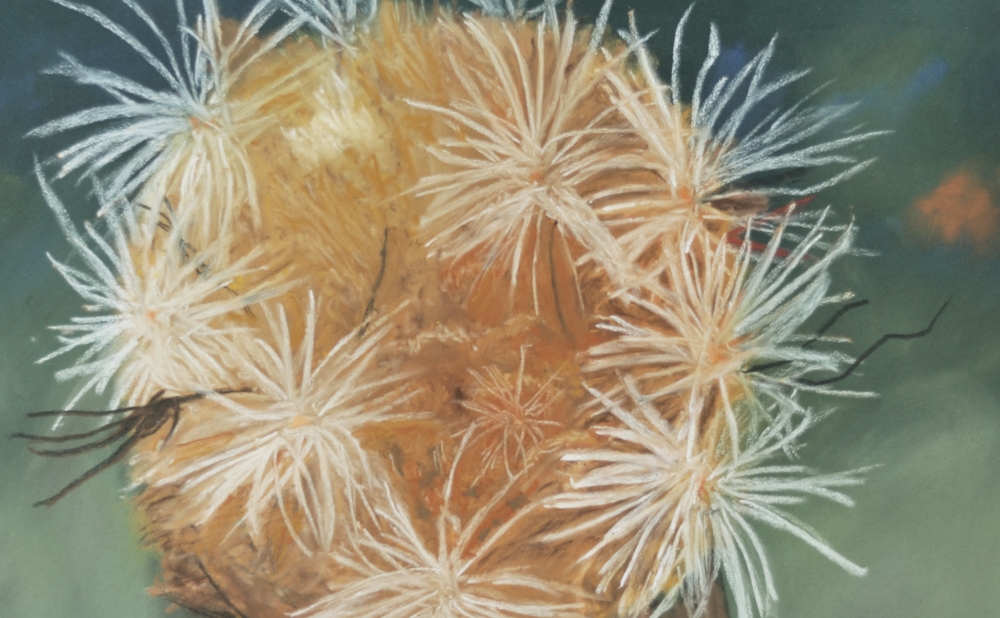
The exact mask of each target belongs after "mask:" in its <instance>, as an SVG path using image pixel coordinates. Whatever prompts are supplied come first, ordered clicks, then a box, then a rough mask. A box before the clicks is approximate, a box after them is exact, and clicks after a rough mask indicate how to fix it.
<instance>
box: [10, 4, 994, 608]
mask: <svg viewBox="0 0 1000 618" xmlns="http://www.w3.org/2000/svg"><path fill="white" fill-rule="evenodd" d="M92 4H94V5H95V6H97V7H99V8H101V9H102V10H104V11H105V12H107V13H108V14H109V15H115V16H120V15H122V14H123V10H122V6H121V4H120V3H118V2H117V1H116V0H93V1H92ZM143 4H144V5H147V6H154V5H155V8H154V9H153V11H154V13H156V14H157V15H162V16H164V19H165V23H170V18H171V13H172V11H171V9H170V6H171V5H172V4H173V2H165V1H160V2H151V1H146V2H143ZM239 6H240V3H239V2H229V3H224V8H226V9H227V10H230V11H231V14H233V13H232V12H238V10H239ZM686 6H687V5H686V4H683V3H674V2H662V1H647V2H644V3H641V4H640V3H635V4H628V3H626V2H624V1H619V2H618V3H617V5H616V6H615V10H614V13H613V17H612V22H613V25H615V26H616V27H620V26H623V25H624V24H625V23H626V21H625V20H626V13H627V11H628V10H629V9H632V8H634V9H635V11H636V14H637V17H638V21H639V24H640V28H642V29H644V30H652V29H659V31H660V33H659V34H658V35H657V37H656V38H655V39H654V40H653V42H652V43H651V47H652V49H653V51H654V52H655V53H656V54H657V55H658V56H659V57H660V58H662V59H664V66H666V65H667V61H666V58H667V57H668V51H669V48H670V43H671V39H672V36H673V29H674V25H675V24H676V22H677V20H678V19H679V17H680V15H681V14H682V13H683V11H684V9H685V8H686ZM192 8H193V7H192ZM577 12H578V13H579V14H581V16H582V17H583V18H587V17H593V15H594V14H595V13H596V3H594V2H586V3H585V2H578V3H577ZM710 21H713V22H715V23H717V24H718V25H719V28H720V31H721V34H722V41H723V45H724V46H725V48H726V57H727V58H731V59H738V58H740V57H741V56H745V55H746V54H748V53H749V54H751V55H752V54H753V53H755V52H756V51H757V50H758V49H760V48H761V47H763V46H764V45H766V44H767V42H768V40H769V39H770V37H771V36H772V34H773V33H775V32H778V33H780V37H779V43H778V53H777V55H776V57H775V60H774V62H773V69H774V72H772V75H774V74H776V72H777V71H779V70H791V69H795V68H801V67H813V68H814V71H813V73H812V74H810V75H809V76H808V77H807V78H806V79H804V80H802V82H801V83H799V84H797V85H795V86H794V87H792V88H790V89H789V91H788V93H787V95H786V97H787V101H788V102H790V101H794V100H796V99H797V98H798V97H800V96H802V95H804V94H806V93H808V92H810V91H811V90H812V89H814V88H815V87H818V86H820V85H822V84H824V83H827V82H830V81H831V80H832V83H831V84H830V85H828V86H827V87H826V89H825V90H824V91H823V93H822V94H821V95H820V100H857V101H858V102H859V104H860V105H859V108H858V110H857V112H856V114H855V115H854V116H853V120H854V121H856V122H857V123H861V124H863V125H864V126H865V127H867V128H871V129H888V130H890V131H892V133H891V134H890V135H887V136H884V137H881V138H878V139H876V140H873V141H872V142H870V143H868V144H866V145H865V146H864V148H863V149H862V150H863V152H864V153H865V155H866V156H870V157H877V158H878V161H877V163H876V164H875V166H873V167H872V168H871V169H869V170H867V171H865V172H863V173H862V174H860V175H859V176H857V177H855V178H853V179H851V180H850V181H848V182H846V183H844V184H843V185H841V186H839V187H837V188H835V189H833V190H829V191H826V192H824V193H823V194H822V195H821V196H820V197H819V200H818V202H819V203H822V204H833V205H834V206H835V208H836V209H837V210H838V212H839V213H841V214H842V215H843V216H844V217H845V218H846V217H847V216H848V215H852V216H853V217H854V218H855V220H856V222H857V224H858V225H859V226H860V228H861V234H860V239H859V244H860V245H861V246H863V247H865V248H867V249H871V250H874V251H877V252H878V253H879V257H876V258H860V257H859V258H850V259H846V260H843V261H842V263H841V264H839V265H838V266H837V268H836V272H835V275H836V281H837V283H836V286H837V288H838V289H840V290H848V289H849V290H853V291H854V292H856V293H857V295H858V297H860V298H865V299H869V300H870V301H871V304H870V305H869V306H868V307H866V308H864V309H859V310H857V311H855V312H853V313H851V314H849V315H848V316H847V317H845V318H844V319H843V320H842V321H841V322H840V324H838V326H837V329H836V331H837V332H838V333H839V334H846V335H849V336H851V337H852V338H853V340H854V341H855V342H856V343H855V344H854V345H852V346H851V347H850V348H849V349H850V350H851V351H853V352H855V353H858V352H860V351H861V350H863V349H864V347H865V346H866V345H867V343H868V342H871V341H874V340H876V339H877V338H878V337H879V336H881V335H882V334H884V333H886V332H907V331H915V330H920V329H921V328H923V327H924V326H925V325H926V323H927V322H928V320H929V319H930V317H931V316H932V315H933V314H934V312H935V311H936V310H937V309H938V307H939V306H940V305H941V303H942V302H943V301H944V300H945V299H947V298H949V297H951V298H952V299H953V300H952V302H951V305H950V307H949V308H948V310H947V312H946V313H945V315H944V316H943V317H942V319H941V320H940V322H939V323H938V326H937V328H936V329H935V331H934V332H933V334H932V335H930V336H929V337H927V338H924V339H921V340H916V341H901V342H892V343H890V344H888V345H887V346H885V347H884V348H882V349H881V350H879V351H878V352H877V353H876V354H875V355H874V356H873V357H872V358H871V359H870V360H869V361H868V362H866V363H865V364H864V365H863V367H862V369H861V370H860V371H859V372H858V374H856V376H855V377H853V378H851V379H850V380H849V381H848V383H847V386H850V387H853V388H857V389H871V390H877V391H879V392H880V393H881V397H880V398H879V399H874V400H851V399H837V400H829V399H827V400H826V401H825V402H820V403H824V404H826V405H832V406H835V407H836V408H837V412H836V413H835V414H834V415H833V416H831V417H830V418H829V419H828V420H826V421H824V423H823V424H821V425H820V426H819V427H817V428H816V429H815V430H813V432H812V434H811V437H810V438H809V439H808V442H809V444H808V447H807V448H806V449H805V450H804V451H803V453H802V458H803V460H804V461H805V462H806V463H807V464H809V465H811V466H815V467H816V468H818V469H821V470H826V471H834V470H842V469H851V468H857V467H862V466H870V465H875V464H880V467H878V468H876V469H874V470H873V471H871V472H870V473H869V475H868V478H869V480H868V482H867V484H866V485H865V486H863V487H860V488H855V489H853V490H852V491H851V492H850V493H851V495H852V496H854V497H855V498H856V499H857V502H858V505H857V506H856V507H855V508H853V509H846V508H843V507H840V506H837V505H831V504H828V503H813V504H810V505H806V506H804V507H803V508H800V509H798V510H797V511H796V514H797V515H800V516H801V517H802V518H803V519H805V520H806V521H808V522H809V523H811V524H812V525H813V526H814V527H815V528H816V529H817V530H819V531H821V532H822V533H823V535H824V536H825V538H826V539H827V540H829V541H830V542H831V544H832V545H833V546H834V547H836V548H838V549H839V550H840V551H842V553H844V554H845V555H846V556H848V557H849V558H851V559H852V560H854V561H856V562H857V563H859V564H862V565H865V566H867V567H869V569H870V572H869V574H868V576H866V577H864V578H860V579H857V578H854V577H851V576H849V575H847V574H845V573H843V572H842V571H840V570H839V569H838V568H837V567H836V566H834V565H832V564H831V563H829V562H827V561H826V560H825V559H824V558H822V557H821V556H819V555H818V554H816V553H815V552H814V551H813V550H811V549H810V548H808V547H807V546H805V545H804V544H802V543H800V542H798V541H795V540H794V539H791V538H786V537H785V536H783V535H780V534H767V533H766V535H765V536H766V539H767V540H768V541H769V548H770V558H771V561H772V564H773V565H774V568H775V572H776V575H777V578H778V591H779V593H780V595H781V600H780V602H779V604H778V606H777V614H778V615H781V616H786V617H799V618H813V617H815V618H819V617H829V618H841V617H848V616H865V617H866V618H875V617H883V616H884V617H891V616H905V617H908V618H923V617H936V616H996V615H1000V585H998V582H1000V481H998V480H997V479H998V474H997V473H998V471H1000V318H998V313H997V312H998V309H1000V256H998V255H997V253H996V251H995V250H993V251H974V250H973V249H972V247H971V246H969V245H967V244H963V243H958V244H957V245H952V246H943V245H940V244H934V243H931V242H927V241H926V239H924V240H921V239H919V238H917V237H915V236H914V234H913V233H912V226H911V221H912V217H913V204H914V202H915V201H916V200H917V199H918V198H920V197H921V196H925V195H927V194H929V193H930V192H931V191H933V190H934V188H935V187H937V186H938V185H939V184H940V183H941V182H942V180H943V179H944V178H946V177H947V176H949V175H950V174H952V173H954V172H956V171H958V170H960V169H964V170H972V171H973V172H975V173H976V174H978V175H979V176H980V178H981V179H982V181H983V183H984V184H986V185H987V187H989V186H990V183H992V186H993V187H994V188H995V187H996V185H997V182H998V176H1000V172H998V170H1000V146H998V144H1000V103H998V101H1000V4H998V3H997V2H995V1H993V0H948V1H942V0H895V1H883V2H873V1H872V0H822V1H804V0H761V1H757V2H735V1H723V0H702V1H701V2H699V3H698V4H697V6H696V7H695V10H694V13H693V17H692V20H691V22H690V25H689V29H688V33H689V37H688V39H687V41H688V43H689V46H688V47H687V48H686V53H687V58H688V60H689V61H690V66H688V67H687V68H686V69H685V72H686V75H687V77H688V83H690V81H691V78H693V72H694V71H695V70H696V69H697V62H699V61H700V59H701V58H702V57H703V55H704V49H705V45H706V42H707V32H708V22H710ZM128 23H130V24H131V23H132V22H128ZM59 51H66V52H70V53H72V54H74V55H75V56H77V57H78V58H79V59H81V60H82V61H84V62H85V63H88V64H91V65H97V66H103V67H107V68H111V69H113V70H116V71H122V72H124V73H126V74H129V75H132V76H136V77H150V76H149V72H148V70H146V69H143V68H142V67H141V66H139V64H138V63H137V62H136V60H135V58H134V56H133V55H131V54H130V53H129V52H128V50H127V49H126V48H124V46H122V45H121V44H118V43H115V42H114V41H112V39H111V37H110V35H108V34H107V33H105V32H103V31H101V30H99V29H98V28H97V27H95V26H94V25H93V24H91V23H89V22H88V21H87V20H86V19H85V18H83V17H81V16H79V15H77V14H74V13H72V12H70V11H67V10H66V9H63V8H61V7H58V6H56V5H54V4H51V3H48V2H44V1H43V0H3V7H2V11H0V145H2V147H0V350H2V353H0V436H4V435H7V434H10V433H13V432H15V431H26V430H36V431H37V430H40V429H43V428H44V427H43V426H42V425H39V424H37V423H36V424H32V423H29V422H28V421H26V420H25V418H24V417H23V413H24V412H26V411H30V410H39V409H46V408H57V407H60V406H61V405H62V404H63V403H64V402H65V401H66V399H67V397H68V395H69V392H70V387H69V386H68V385H65V384H55V383H54V382H53V380H52V378H51V376H52V372H53V371H54V370H55V369H57V368H59V367H60V366H62V365H61V364H60V363H59V362H52V363H49V364H47V365H45V366H39V365H36V364H35V360H36V359H38V358H40V357H42V356H43V355H45V354H46V353H48V352H50V351H51V350H53V349H54V346H55V345H56V342H55V339H54V335H53V333H51V332H50V331H48V330H46V326H48V325H52V324H61V323H65V322H66V321H67V320H68V318H69V317H70V316H71V315H74V314H76V313H77V312H78V311H79V306H80V301H79V299H77V298H76V297H74V295H73V294H72V293H71V292H70V291H69V290H68V288H67V286H66V285H64V284H63V283H62V282H61V280H60V279H59V278H58V276H57V275H56V273H54V272H53V270H52V268H51V266H50V265H49V263H48V262H47V260H46V258H45V253H46V252H52V253H53V255H55V256H56V257H65V256H66V254H67V251H68V250H67V247H66V244H65V241H64V240H63V239H62V238H61V236H60V235H59V233H58V230H57V229H56V226H55V222H54V220H53V217H52V216H51V213H50V212H49V211H48V209H46V208H45V206H44V204H43V203H42V201H41V198H40V195H39V191H38V189H37V186H36V184H35V182H34V180H33V179H32V176H31V172H30V168H31V161H32V157H33V155H34V154H36V153H38V154H40V155H41V156H43V157H44V156H48V155H51V153H53V152H54V151H55V150H56V149H57V148H58V147H59V145H60V142H59V140H48V141H44V142H38V141H32V140H26V139H24V138H23V135H24V133H25V132H26V131H28V130H29V129H30V128H32V127H34V126H37V125H39V124H41V123H42V122H44V121H46V120H49V119H52V118H55V117H58V116H60V115H62V114H65V113H68V112H70V111H73V110H77V109H81V108H82V107H84V106H87V105H93V104H96V103H99V102H101V101H102V99H101V98H100V97H99V96H98V95H97V94H96V93H94V92H90V91H87V90H81V89H78V88H75V87H73V86H71V85H70V84H68V83H67V81H66V80H64V79H61V78H57V77H52V76H45V75H41V74H40V71H41V70H42V69H44V68H45V67H48V66H51V65H53V64H54V63H55V62H56V61H57V59H58V57H57V52H59ZM152 83H155V82H152ZM57 188H58V190H59V191H60V192H61V194H63V195H65V196H67V201H68V202H70V203H74V202H77V203H79V204H80V205H79V206H78V207H76V208H75V209H74V210H73V212H74V215H75V216H77V217H78V218H79V219H81V220H82V219H83V218H86V217H87V216H89V214H90V213H91V212H92V211H91V210H88V209H89V208H90V207H89V206H87V205H85V203H84V201H83V200H82V199H73V198H72V197H70V196H74V195H76V196H82V195H83V194H84V193H85V188H84V187H78V186H77V185H75V184H74V183H73V182H72V181H66V182H62V183H60V184H59V185H58V187H57ZM993 201H994V204H995V205H996V206H998V207H1000V193H997V192H995V193H994V197H993ZM64 364H65V363H63V365H64ZM86 403H87V404H88V405H94V406H100V405H101V403H102V402H100V401H96V400H91V401H88V402H86ZM96 461H97V459H96V458H92V461H91V462H88V461H82V460H43V459H41V458H37V457H34V456H31V455H30V454H29V453H27V451H26V449H25V448H24V444H23V443H21V442H17V441H8V440H5V439H0V615H2V616H6V617H10V618H49V617H61V616H74V617H76V618H89V617H91V616H93V617H98V616H100V617H103V618H118V617H125V616H129V617H138V616H161V615H163V613H164V611H165V609H166V605H165V604H164V603H162V602H160V601H157V600H153V599H150V598H149V597H148V596H147V595H146V594H145V592H144V589H145V587H146V586H148V585H149V584H150V583H151V582H152V581H153V579H154V578H155V576H156V573H157V569H158V567H157V559H156V556H155V555H153V554H152V553H149V552H144V551H142V550H141V549H140V548H139V547H138V542H137V536H136V528H135V524H134V522H133V520H132V519H131V515H130V512H129V506H128V500H127V497H125V494H123V493H122V492H121V488H122V487H123V486H124V484H125V480H126V478H125V473H124V470H122V469H120V468H119V469H116V470H114V471H111V472H108V473H106V474H104V475H103V476H101V477H100V478H98V479H96V480H94V481H92V482H90V483H88V484H87V485H86V486H85V487H83V488H82V489H79V490H77V491H75V492H74V493H73V494H71V495H70V496H69V497H67V498H66V499H64V500H63V501H62V502H61V503H59V504H58V505H57V506H55V507H53V508H50V509H33V508H31V506H30V505H31V503H32V502H34V501H36V500H39V499H42V498H45V497H47V496H49V495H51V494H52V493H54V492H55V491H56V490H58V489H59V488H60V487H61V486H62V485H63V484H65V483H66V482H68V481H69V480H70V479H72V478H73V477H74V476H75V475H76V474H79V472H81V471H82V470H83V469H85V467H86V466H87V464H88V463H92V462H96ZM172 615H174V616H180V615H183V612H178V613H175V614H172Z"/></svg>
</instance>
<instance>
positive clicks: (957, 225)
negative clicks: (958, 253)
mask: <svg viewBox="0 0 1000 618" xmlns="http://www.w3.org/2000/svg"><path fill="white" fill-rule="evenodd" d="M915 207H916V209H917V211H918V212H919V213H920V216H921V219H922V220H923V222H924V223H925V224H927V225H929V226H930V227H931V228H932V229H933V231H934V233H935V235H936V236H938V237H939V238H940V239H941V240H942V241H944V242H945V243H946V244H949V245H952V244H955V243H958V242H971V244H972V246H973V247H974V248H975V250H976V252H977V253H986V252H988V251H989V250H991V249H992V248H993V245H994V241H995V240H996V233H997V223H998V219H1000V210H998V209H997V208H996V207H995V206H994V205H993V198H992V196H991V195H990V192H989V191H988V190H987V189H986V188H985V187H983V185H982V183H981V182H980V181H979V179H978V178H977V177H976V176H975V175H973V174H972V173H970V172H967V171H960V172H956V173H955V174H952V175H951V176H948V177H947V178H945V179H944V181H943V182H942V183H941V184H940V185H939V186H938V188H937V189H935V190H934V192H933V193H931V194H930V195H928V196H926V197H923V198H920V199H919V200H917V202H916V204H915Z"/></svg>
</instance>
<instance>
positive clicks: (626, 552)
mask: <svg viewBox="0 0 1000 618" xmlns="http://www.w3.org/2000/svg"><path fill="white" fill-rule="evenodd" d="M623 386H624V388H623V390H624V392H625V393H627V396H628V399H629V400H630V401H629V403H627V404H626V403H625V402H624V401H612V400H610V399H609V398H608V397H606V396H605V395H603V394H601V393H599V392H597V391H594V390H591V393H592V394H593V395H594V396H595V397H596V398H597V399H598V400H599V401H600V402H601V403H602V404H603V405H604V409H605V410H606V411H607V412H609V413H610V414H611V415H612V416H613V418H614V419H615V420H616V421H617V423H616V424H613V425H612V424H602V425H599V426H597V427H596V428H595V430H594V431H595V432H596V433H597V434H599V435H602V436H605V437H607V438H608V439H609V440H610V442H609V444H608V446H606V447H603V448H597V449H589V450H584V449H581V450H575V451H570V452H567V453H566V454H564V455H563V460H564V461H567V462H574V463H575V464H581V463H582V464H590V466H591V467H590V468H589V470H588V471H587V472H585V473H583V474H582V475H580V476H579V477H577V478H574V479H572V480H571V487H570V489H569V490H567V491H565V492H564V493H562V494H560V495H557V496H554V497H552V498H550V499H548V500H547V501H546V502H545V503H544V504H545V506H546V507H548V508H550V509H564V510H578V511H583V512H584V513H585V514H583V515H581V517H580V518H579V519H578V520H577V521H576V522H575V523H573V524H572V525H569V526H567V527H566V528H564V529H563V530H560V531H557V532H554V533H551V534H549V535H548V536H547V537H546V538H545V539H544V540H548V541H562V540H565V539H567V538H574V537H576V536H578V535H580V534H587V535H592V534H595V532H598V531H600V533H601V536H600V537H599V538H600V540H599V541H598V543H597V544H596V545H594V547H593V548H592V549H590V550H589V551H588V552H587V553H586V554H585V555H584V556H582V557H581V561H590V560H592V561H594V562H595V563H596V564H597V565H600V566H599V567H598V575H599V576H600V585H599V588H598V593H601V594H604V593H608V592H611V591H614V590H617V591H618V592H619V594H620V597H619V598H620V599H621V601H620V607H619V611H620V612H621V613H622V615H633V613H634V611H636V608H646V607H648V606H649V604H650V603H652V602H654V601H656V600H657V598H658V597H660V595H661V594H662V595H665V596H664V597H663V600H662V601H659V602H658V608H657V611H655V612H654V615H657V616H660V615H663V614H664V613H665V612H666V611H667V610H669V609H670V608H671V607H672V606H673V604H674V602H675V601H676V600H677V598H678V596H679V597H680V598H681V599H682V600H683V602H684V603H685V604H686V605H687V609H688V613H689V615H692V616H695V615H699V612H700V611H703V610H704V604H705V603H707V600H708V595H709V592H710V589H711V586H712V583H713V582H714V581H715V579H716V577H717V576H718V574H719V571H720V570H721V571H722V572H723V574H724V575H725V578H726V582H727V584H728V587H729V590H730V591H731V592H732V594H733V597H734V598H735V601H736V616H737V618H751V617H752V616H755V615H759V616H767V615H768V613H769V607H770V604H771V603H772V602H773V601H775V600H777V598H778V595H777V592H776V590H775V587H774V581H773V577H772V574H771V568H770V564H769V562H768V559H767V554H766V551H765V548H764V546H763V543H762V541H761V539H760V537H759V535H758V533H757V531H756V530H755V527H754V525H753V524H765V525H767V526H770V527H772V528H775V529H777V530H781V531H784V532H788V533H789V534H792V535H793V536H795V537H797V538H799V539H801V540H803V541H804V542H805V543H807V544H808V545H810V546H811V547H813V548H815V549H816V550H817V551H819V552H820V553H821V554H823V555H824V556H826V557H827V558H828V559H830V560H831V561H833V562H834V563H836V564H837V565H838V566H840V567H842V568H843V569H845V570H846V571H848V572H849V573H851V574H853V575H858V576H860V575H864V574H865V572H866V571H865V569H863V568H862V567H859V566H857V565H856V564H854V563H853V562H851V561H849V560H847V559H846V558H844V557H843V556H841V555H840V554H839V553H837V552H836V551H835V550H834V549H832V548H831V547H830V546H829V544H827V543H826V542H825V541H824V540H822V539H821V538H820V537H819V535H818V534H817V533H816V532H814V531H813V530H811V529H810V528H809V527H808V526H806V525H805V524H803V523H802V522H800V521H798V520H797V519H796V518H795V517H793V516H792V515H791V514H789V513H787V512H785V511H784V510H782V508H781V507H783V506H784V505H795V504H801V503H803V502H805V501H806V499H807V498H808V497H809V496H818V497H821V498H826V499H828V500H832V501H834V502H837V503H839V504H843V505H845V506H852V505H853V504H854V503H853V501H852V500H851V499H850V498H849V497H848V496H846V495H845V494H843V493H841V491H839V489H840V488H842V487H849V486H855V485H859V484H861V483H862V480H861V479H860V477H859V474H860V473H861V472H863V470H859V471H854V472H846V473H840V474H829V475H820V474H816V473H814V472H812V471H811V470H809V469H807V468H805V467H803V466H800V465H789V464H783V463H773V462H772V461H773V460H774V459H775V458H776V457H780V456H782V455H783V454H784V453H785V452H786V451H787V449H788V447H789V445H792V444H793V443H795V442H796V441H797V440H798V439H799V438H800V437H801V434H802V433H803V432H804V431H805V430H806V429H808V428H809V427H810V426H811V425H812V423H813V421H814V418H813V417H812V416H810V415H806V416H801V415H799V416H797V415H796V413H795V412H793V411H791V410H783V411H782V412H780V415H781V417H782V418H778V419H776V422H775V423H774V424H773V425H771V426H769V427H768V428H766V429H765V430H764V431H763V432H761V433H760V434H759V435H757V436H756V437H754V438H752V439H750V440H749V442H748V444H747V445H746V448H745V449H744V450H743V451H742V452H740V453H739V455H737V456H736V457H729V456H723V457H721V458H720V454H719V453H718V452H702V451H698V452H695V453H686V450H685V448H684V445H683V439H682V438H681V436H679V434H678V432H676V431H675V430H674V428H673V427H672V426H671V425H670V424H669V423H668V422H667V421H665V420H664V419H663V418H662V416H661V413H660V411H659V410H658V409H657V408H656V406H654V405H653V404H652V402H651V401H650V400H649V399H648V398H646V397H645V396H643V395H642V393H641V392H640V390H639V387H638V385H637V383H636V382H635V380H633V379H632V378H630V377H629V376H624V377H623ZM789 428H790V429H789Z"/></svg>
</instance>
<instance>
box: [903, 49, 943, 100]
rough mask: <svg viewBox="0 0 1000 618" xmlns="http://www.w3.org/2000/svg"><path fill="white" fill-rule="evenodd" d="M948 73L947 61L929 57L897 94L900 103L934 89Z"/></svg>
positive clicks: (914, 98) (915, 98) (917, 97)
mask: <svg viewBox="0 0 1000 618" xmlns="http://www.w3.org/2000/svg"><path fill="white" fill-rule="evenodd" d="M947 74H948V63H947V62H945V61H944V60H942V59H941V58H937V57H935V58H931V59H930V61H929V62H927V63H926V64H925V65H924V66H922V67H920V69H919V70H918V71H917V72H916V74H915V75H914V76H913V77H912V78H910V81H909V83H908V84H906V87H904V88H903V91H902V92H900V94H899V99H900V103H903V104H904V105H905V104H908V103H912V102H914V101H915V100H917V99H919V98H920V97H922V96H924V95H925V94H927V93H928V92H930V91H931V90H933V89H934V87H935V86H937V85H938V84H940V83H941V82H942V81H943V80H944V78H945V76H946V75H947Z"/></svg>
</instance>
